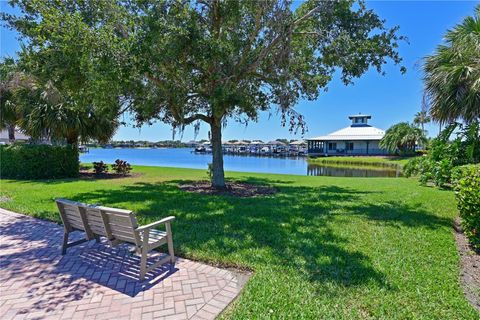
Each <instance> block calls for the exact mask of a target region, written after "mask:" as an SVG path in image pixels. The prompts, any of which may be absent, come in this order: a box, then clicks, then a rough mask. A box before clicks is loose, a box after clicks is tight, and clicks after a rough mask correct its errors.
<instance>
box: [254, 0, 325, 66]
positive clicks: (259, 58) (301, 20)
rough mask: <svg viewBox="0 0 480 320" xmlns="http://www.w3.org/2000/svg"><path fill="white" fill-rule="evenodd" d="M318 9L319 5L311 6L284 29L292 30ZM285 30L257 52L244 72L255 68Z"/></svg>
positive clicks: (283, 34)
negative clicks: (310, 8)
mask: <svg viewBox="0 0 480 320" xmlns="http://www.w3.org/2000/svg"><path fill="white" fill-rule="evenodd" d="M319 9H320V7H319V6H317V7H315V8H313V9H312V10H310V11H309V12H307V13H306V14H305V15H303V16H302V17H300V18H298V19H297V20H295V21H293V23H292V25H291V26H286V28H285V30H289V31H291V32H293V29H294V28H295V27H296V26H298V24H300V23H301V22H303V21H305V20H306V19H308V18H310V17H311V16H312V15H313V14H315V13H316V12H317V11H318V10H319ZM285 30H282V32H280V33H279V34H278V35H277V36H276V37H275V38H274V39H273V40H272V41H271V42H270V43H269V44H268V46H266V47H265V48H263V49H262V51H261V52H260V53H259V54H258V57H257V59H255V61H254V62H253V63H252V64H251V65H250V66H249V67H248V68H247V69H246V70H245V72H249V71H252V70H255V69H256V68H257V67H258V66H259V65H260V63H261V62H262V60H263V59H265V57H266V56H267V55H268V54H269V53H270V51H271V50H272V49H273V48H274V47H275V45H276V44H277V43H278V42H279V41H280V39H282V37H284V36H285Z"/></svg>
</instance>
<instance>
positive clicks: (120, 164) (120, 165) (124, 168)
mask: <svg viewBox="0 0 480 320" xmlns="http://www.w3.org/2000/svg"><path fill="white" fill-rule="evenodd" d="M112 169H113V171H115V172H116V173H118V174H121V175H123V176H126V175H127V174H129V173H130V171H131V170H132V166H131V165H130V163H128V162H127V161H125V160H120V159H117V160H115V163H114V164H112Z"/></svg>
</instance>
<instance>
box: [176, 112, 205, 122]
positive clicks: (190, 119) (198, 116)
mask: <svg viewBox="0 0 480 320" xmlns="http://www.w3.org/2000/svg"><path fill="white" fill-rule="evenodd" d="M197 120H202V121H205V122H206V123H210V124H211V123H212V119H211V118H210V117H208V116H206V115H204V114H201V113H197V114H194V115H193V116H191V117H187V118H184V119H183V120H182V123H183V124H190V123H192V122H194V121H197Z"/></svg>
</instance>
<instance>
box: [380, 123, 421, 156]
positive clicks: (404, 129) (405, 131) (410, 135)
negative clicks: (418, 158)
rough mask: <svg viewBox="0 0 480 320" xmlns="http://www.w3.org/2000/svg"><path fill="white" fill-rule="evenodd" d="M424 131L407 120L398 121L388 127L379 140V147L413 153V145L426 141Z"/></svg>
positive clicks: (391, 150)
mask: <svg viewBox="0 0 480 320" xmlns="http://www.w3.org/2000/svg"><path fill="white" fill-rule="evenodd" d="M426 141H427V138H426V137H425V132H424V131H423V130H421V129H420V128H418V127H416V126H414V125H411V124H410V123H408V122H400V123H397V124H395V125H393V126H392V127H390V128H389V129H388V130H387V132H385V136H384V137H383V139H382V140H381V141H380V147H381V148H384V149H387V150H388V151H390V152H400V153H403V154H405V153H413V152H415V146H416V145H417V143H418V144H423V143H426Z"/></svg>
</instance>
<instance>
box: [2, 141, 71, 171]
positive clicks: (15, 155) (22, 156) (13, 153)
mask: <svg viewBox="0 0 480 320" xmlns="http://www.w3.org/2000/svg"><path fill="white" fill-rule="evenodd" d="M0 159H1V161H2V163H1V168H0V170H1V172H0V176H1V177H2V178H13V179H57V178H74V177H77V176H78V173H79V170H80V163H79V161H78V149H77V148H76V147H75V146H72V145H67V146H57V145H36V144H13V145H8V146H0Z"/></svg>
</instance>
